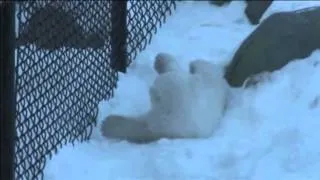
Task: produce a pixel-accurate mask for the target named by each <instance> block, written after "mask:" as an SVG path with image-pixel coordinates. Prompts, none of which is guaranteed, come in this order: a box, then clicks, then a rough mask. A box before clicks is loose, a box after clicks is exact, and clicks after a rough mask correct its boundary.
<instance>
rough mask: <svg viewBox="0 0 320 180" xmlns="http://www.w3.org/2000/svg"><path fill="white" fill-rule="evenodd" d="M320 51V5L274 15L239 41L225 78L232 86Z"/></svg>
mask: <svg viewBox="0 0 320 180" xmlns="http://www.w3.org/2000/svg"><path fill="white" fill-rule="evenodd" d="M319 48H320V6H319V7H312V8H305V9H301V10H298V11H291V12H280V13H274V14H272V15H271V16H269V17H268V18H266V19H265V20H264V21H262V22H261V24H260V25H259V26H258V27H257V28H256V29H255V30H254V31H253V32H252V33H251V34H250V35H249V36H248V37H247V38H246V39H245V40H244V41H243V42H242V44H241V45H240V47H239V49H238V50H237V51H236V53H235V55H234V57H233V59H232V61H231V63H230V64H229V65H228V67H227V68H226V74H225V78H226V79H227V81H228V83H229V84H230V85H231V86H233V87H239V86H242V85H243V83H244V81H245V80H246V79H247V78H248V77H252V76H254V75H257V74H261V73H263V72H272V71H274V70H277V69H280V68H282V67H283V66H285V65H286V64H288V63H289V62H290V61H292V60H296V59H303V58H306V57H308V56H309V55H310V54H311V53H312V52H313V51H314V50H316V49H319Z"/></svg>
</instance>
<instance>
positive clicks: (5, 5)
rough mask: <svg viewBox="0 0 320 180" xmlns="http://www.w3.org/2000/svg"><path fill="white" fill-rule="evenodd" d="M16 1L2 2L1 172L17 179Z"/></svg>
mask: <svg viewBox="0 0 320 180" xmlns="http://www.w3.org/2000/svg"><path fill="white" fill-rule="evenodd" d="M14 6H15V3H14V2H3V1H2V2H0V18H1V21H0V22H1V24H0V29H1V30H0V37H1V38H0V41H1V42H0V44H1V45H0V49H1V50H0V56H1V57H0V58H1V59H0V63H1V65H0V73H1V85H0V94H1V95H0V96H1V98H0V114H1V115H0V122H1V124H0V128H1V130H0V132H1V136H0V137H1V157H0V161H1V166H0V168H1V172H0V173H1V174H0V176H1V177H0V179H3V180H4V179H5V180H13V179H14V157H15V156H14V145H15V135H16V133H15V101H16V96H15V88H14V75H15V71H14V66H15V64H14V61H15V59H14V39H15V7H14Z"/></svg>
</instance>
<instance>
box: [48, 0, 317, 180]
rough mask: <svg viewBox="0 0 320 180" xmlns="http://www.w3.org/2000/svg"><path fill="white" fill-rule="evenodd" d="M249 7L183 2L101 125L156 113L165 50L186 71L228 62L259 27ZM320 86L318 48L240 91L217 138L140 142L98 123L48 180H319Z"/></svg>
mask: <svg viewBox="0 0 320 180" xmlns="http://www.w3.org/2000/svg"><path fill="white" fill-rule="evenodd" d="M314 4H320V2H317V1H300V2H299V1H292V2H290V1H274V2H273V4H272V5H271V7H270V8H269V9H268V10H267V12H266V13H265V15H264V16H263V18H266V17H267V16H269V15H270V14H272V13H274V12H278V11H289V10H295V9H300V8H303V7H309V6H313V5H314ZM244 8H245V3H244V2H242V1H234V2H232V3H231V4H229V5H227V6H224V7H215V6H212V5H209V4H208V2H206V1H199V2H194V1H185V2H178V4H177V10H176V11H175V12H174V13H173V15H172V16H170V17H168V19H167V22H166V23H165V24H164V25H163V26H162V27H161V28H160V29H159V31H158V32H157V34H156V35H155V36H154V37H153V39H152V43H151V44H150V45H149V46H148V47H147V48H146V49H145V50H144V51H142V52H141V53H140V54H139V56H138V57H137V58H136V59H135V61H134V63H133V64H132V65H131V66H130V67H129V69H128V73H127V74H120V80H119V83H118V88H117V89H116V91H115V96H114V97H113V98H112V99H110V100H109V101H103V102H101V103H100V105H99V110H100V112H99V117H98V122H101V121H102V120H103V118H105V117H106V116H107V115H108V114H111V113H112V114H123V115H137V114H140V113H142V112H145V111H147V110H148V108H149V107H150V102H149V97H148V87H149V85H150V84H151V83H152V81H153V80H154V78H155V75H156V73H155V71H154V70H153V68H152V64H153V61H154V57H155V55H156V54H157V53H158V52H168V53H172V54H173V55H174V56H176V57H177V59H178V60H179V64H180V65H181V66H182V67H183V68H185V69H186V68H188V63H189V62H190V61H191V60H193V59H194V58H205V59H208V60H211V61H212V62H214V63H217V64H228V63H229V62H230V60H231V57H232V55H233V53H234V51H235V50H236V48H237V47H238V46H239V45H240V43H241V41H242V40H243V39H245V38H246V36H247V35H248V34H249V33H250V32H252V31H253V30H254V28H256V26H252V25H250V24H249V21H248V20H247V19H246V17H245V15H244ZM319 79H320V51H315V52H314V53H312V55H311V56H310V57H308V58H306V59H303V60H296V61H292V62H291V63H289V64H288V65H286V66H285V67H283V68H282V69H280V70H278V71H275V72H274V73H272V74H271V77H270V79H269V80H268V81H265V82H263V83H260V84H259V85H258V86H256V87H251V88H248V89H242V88H237V89H235V88H234V89H232V97H231V99H230V102H229V106H228V109H227V111H226V114H225V116H224V117H223V119H222V122H223V123H222V126H221V127H220V129H219V130H218V131H217V132H216V133H214V134H213V135H212V137H211V138H209V139H197V140H188V139H184V140H181V139H180V140H178V139H177V140H168V139H161V140H159V141H157V142H154V143H150V144H132V143H128V142H126V141H114V140H107V139H105V138H103V137H102V136H101V135H100V134H99V129H98V127H99V126H98V127H97V129H95V131H94V133H93V135H92V139H91V140H90V141H89V142H85V143H77V144H75V146H72V145H66V146H64V147H63V148H62V149H61V150H59V151H58V154H56V155H55V156H53V158H52V159H51V160H49V161H48V162H47V164H46V167H45V180H72V179H75V180H109V179H110V180H130V179H132V180H138V179H139V180H140V179H141V180H145V179H148V180H149V179H150V180H173V179H176V180H193V179H197V180H198V179H199V180H207V179H208V180H214V179H217V180H235V179H244V180H271V179H290V180H298V179H299V180H319V179H320V172H319V171H320V145H319V144H318V140H319V139H320V131H319V129H320V104H319V103H320V84H319ZM190 103H192V102H190ZM199 118H201V114H199Z"/></svg>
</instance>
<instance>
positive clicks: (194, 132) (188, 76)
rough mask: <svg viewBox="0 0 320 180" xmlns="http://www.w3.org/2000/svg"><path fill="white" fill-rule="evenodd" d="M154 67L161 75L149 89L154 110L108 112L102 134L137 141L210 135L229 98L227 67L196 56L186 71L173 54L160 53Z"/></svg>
mask: <svg viewBox="0 0 320 180" xmlns="http://www.w3.org/2000/svg"><path fill="white" fill-rule="evenodd" d="M154 69H155V70H156V71H157V72H158V74H159V75H158V76H157V77H156V79H155V81H154V83H153V84H152V86H151V87H150V89H149V95H150V100H151V108H150V110H149V111H148V112H146V113H145V114H142V115H140V116H137V117H127V116H121V115H110V116H108V117H107V118H106V119H105V120H104V121H103V123H102V125H101V132H102V135H103V136H105V137H107V138H112V139H121V140H127V141H130V142H136V143H139V142H140V143H146V142H151V141H155V140H158V139H160V138H170V139H176V138H207V137H210V136H211V135H212V133H213V132H214V130H215V129H216V128H217V127H218V126H219V123H220V120H221V118H222V115H223V113H224V109H225V104H226V101H227V95H228V85H227V82H226V80H225V79H224V78H223V67H219V66H216V65H214V64H212V63H210V62H208V61H205V60H194V61H192V62H191V63H190V64H189V72H185V71H182V70H181V69H180V67H179V66H178V63H177V62H176V60H175V58H174V57H173V56H171V55H170V54H167V53H159V54H158V55H157V56H156V58H155V62H154Z"/></svg>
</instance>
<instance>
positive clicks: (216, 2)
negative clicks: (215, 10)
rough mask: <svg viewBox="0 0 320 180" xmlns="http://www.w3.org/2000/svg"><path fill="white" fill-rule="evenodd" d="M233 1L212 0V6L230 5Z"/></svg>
mask: <svg viewBox="0 0 320 180" xmlns="http://www.w3.org/2000/svg"><path fill="white" fill-rule="evenodd" d="M231 1H232V0H210V1H209V2H210V4H213V5H216V6H223V5H226V4H229V3H230V2H231Z"/></svg>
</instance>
